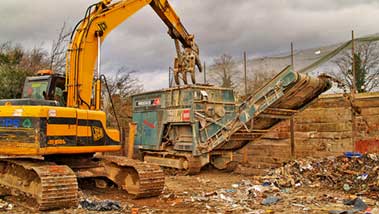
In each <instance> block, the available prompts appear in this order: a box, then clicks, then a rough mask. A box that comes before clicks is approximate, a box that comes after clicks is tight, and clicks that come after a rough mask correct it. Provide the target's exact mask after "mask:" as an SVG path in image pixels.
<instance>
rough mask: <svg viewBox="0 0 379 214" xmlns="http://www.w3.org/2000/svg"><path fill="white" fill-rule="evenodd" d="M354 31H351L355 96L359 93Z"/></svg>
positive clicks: (353, 92)
mask: <svg viewBox="0 0 379 214" xmlns="http://www.w3.org/2000/svg"><path fill="white" fill-rule="evenodd" d="M354 43H355V42H354V31H353V30H352V31H351V57H352V65H351V66H352V67H351V71H352V72H353V85H352V86H353V91H352V94H355V93H356V92H357V76H356V75H357V74H356V70H355V47H354V46H355V44H354Z"/></svg>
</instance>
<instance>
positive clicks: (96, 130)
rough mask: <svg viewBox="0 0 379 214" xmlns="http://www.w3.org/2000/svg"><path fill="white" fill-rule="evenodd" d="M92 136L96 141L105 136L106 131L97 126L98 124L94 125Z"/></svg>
mask: <svg viewBox="0 0 379 214" xmlns="http://www.w3.org/2000/svg"><path fill="white" fill-rule="evenodd" d="M91 130H92V137H93V140H94V141H99V140H100V139H101V138H103V137H104V131H103V129H102V128H100V127H97V126H92V127H91Z"/></svg>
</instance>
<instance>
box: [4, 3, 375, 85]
mask: <svg viewBox="0 0 379 214" xmlns="http://www.w3.org/2000/svg"><path fill="white" fill-rule="evenodd" d="M95 2H97V1H94V0H64V1H62V0H60V1H58V0H34V1H30V0H1V1H0V26H1V27H0V32H1V33H0V42H5V41H13V42H14V43H19V44H21V45H23V46H26V47H28V48H32V47H35V46H36V47H38V46H43V47H45V48H49V46H50V45H51V42H52V40H54V39H55V38H56V37H57V34H58V32H59V29H60V27H61V26H62V24H63V22H66V23H67V25H68V26H70V27H72V26H74V25H75V24H76V22H77V21H78V20H79V19H80V18H81V17H83V15H84V11H85V9H86V8H87V6H88V5H90V4H91V3H95ZM170 2H171V3H172V5H173V7H174V8H175V10H176V11H177V14H178V15H179V16H180V17H181V20H182V22H183V24H184V25H185V26H186V28H187V30H188V31H189V32H190V33H193V34H195V36H196V37H195V38H196V41H197V43H198V44H199V46H200V51H201V57H202V60H205V61H206V62H207V63H208V64H209V63H211V62H212V61H213V58H215V57H217V56H219V55H221V54H222V53H228V54H231V55H233V56H234V57H235V58H236V59H238V58H239V57H240V56H241V55H242V52H243V51H244V50H246V51H247V52H248V53H249V56H250V57H251V56H262V55H270V54H275V53H280V52H285V51H286V50H288V48H289V43H290V42H291V41H293V42H294V44H295V48H296V49H303V48H308V47H317V46H322V45H328V44H333V43H336V42H341V41H345V40H348V39H350V31H351V30H355V32H356V35H357V36H362V35H367V34H373V33H377V32H378V31H379V29H378V18H377V17H378V15H379V1H377V0H317V1H314V0H172V1H170ZM166 32H167V28H166V27H165V25H164V24H163V22H162V21H161V20H160V19H159V17H158V16H157V15H156V14H154V11H153V10H152V9H151V8H150V7H149V6H147V7H145V8H144V9H142V10H141V11H139V12H138V13H137V14H135V15H134V16H133V17H131V18H130V19H128V20H126V21H125V22H124V23H123V24H122V25H121V26H120V27H119V28H117V29H116V30H114V31H113V32H112V33H111V34H110V35H109V36H108V37H107V39H106V41H105V42H104V44H103V50H104V52H103V56H102V60H103V62H104V73H107V72H110V71H111V70H116V69H117V68H118V67H120V66H126V67H128V68H129V69H133V70H138V71H139V74H138V77H139V78H140V79H141V80H142V81H143V83H144V87H145V89H147V90H150V89H158V88H162V87H167V84H168V83H167V78H168V71H167V70H168V67H169V66H170V65H171V64H172V61H173V57H174V56H175V49H174V43H173V41H172V40H171V39H170V37H169V36H168V35H167V33H166Z"/></svg>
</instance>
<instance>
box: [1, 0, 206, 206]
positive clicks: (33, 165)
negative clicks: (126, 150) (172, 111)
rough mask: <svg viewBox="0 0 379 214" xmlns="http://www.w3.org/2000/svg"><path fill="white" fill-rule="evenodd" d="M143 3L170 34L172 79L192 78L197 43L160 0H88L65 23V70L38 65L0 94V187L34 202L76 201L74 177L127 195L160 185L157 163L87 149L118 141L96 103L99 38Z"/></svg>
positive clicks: (114, 146) (156, 190) (116, 145)
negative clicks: (77, 16)
mask: <svg viewBox="0 0 379 214" xmlns="http://www.w3.org/2000/svg"><path fill="white" fill-rule="evenodd" d="M147 5H150V6H151V7H152V8H153V10H154V11H155V12H156V13H157V14H158V16H159V17H160V18H161V19H162V20H163V22H164V23H165V24H166V25H167V27H168V29H169V30H168V33H169V35H170V36H171V37H172V38H173V39H174V41H175V47H176V50H177V57H176V59H175V62H174V67H175V69H174V72H175V79H176V80H177V81H179V79H180V78H181V79H182V80H183V81H184V82H187V81H186V76H187V74H188V73H190V74H191V77H192V80H193V82H194V81H195V78H194V72H195V67H196V66H197V67H198V69H199V70H200V71H201V63H200V60H199V49H198V47H197V45H196V43H195V42H194V37H193V35H190V34H189V33H188V32H187V31H186V29H185V28H184V26H183V25H182V23H181V22H180V19H179V17H178V16H177V15H176V13H175V11H174V10H173V8H172V7H171V6H170V4H169V3H168V1H167V0H122V1H118V2H115V3H112V2H111V0H102V1H101V2H99V3H96V4H93V5H91V6H89V7H88V9H87V11H86V13H85V16H84V18H83V19H82V20H80V22H79V23H78V24H77V25H76V27H75V29H74V30H73V33H72V36H71V41H70V44H69V48H68V51H67V63H66V75H65V76H63V75H58V74H54V73H52V71H49V70H44V71H39V72H38V75H37V76H33V77H28V78H27V79H26V80H25V85H24V89H23V94H22V98H21V99H10V100H1V101H0V188H1V189H2V190H3V191H7V192H9V193H11V194H16V195H17V196H19V197H24V198H25V199H28V200H33V201H35V202H37V203H36V204H38V205H37V208H38V209H39V210H50V209H55V208H64V207H71V206H76V205H77V204H78V182H77V179H78V178H95V180H96V179H97V180H96V181H101V179H105V180H110V181H112V182H113V183H115V184H117V186H118V187H120V188H122V189H124V190H126V191H127V192H128V193H130V194H132V195H134V196H135V197H151V196H157V195H159V194H160V193H161V191H162V190H163V187H164V174H163V172H162V171H161V169H160V168H159V167H158V166H156V165H153V164H147V163H143V162H139V161H136V160H131V159H128V158H126V157H120V156H110V155H95V154H98V153H103V152H114V151H120V150H121V148H122V142H121V141H122V140H121V137H120V131H119V130H117V129H111V128H108V127H107V126H106V113H105V112H104V111H102V110H101V103H102V102H101V86H102V84H101V83H102V78H103V77H104V75H102V74H101V73H100V71H101V61H100V53H101V48H100V47H101V44H102V42H103V41H104V39H105V38H106V36H107V35H108V34H109V33H110V32H111V31H112V30H113V29H114V28H116V27H117V26H118V25H119V24H120V23H122V22H123V21H125V20H126V19H127V18H128V17H130V16H131V15H133V14H134V13H136V12H137V11H139V10H140V9H141V8H143V7H144V6H147ZM180 43H181V44H182V46H180ZM96 64H97V65H96ZM95 71H97V72H96V74H95ZM100 183H101V182H100ZM102 184H104V183H102Z"/></svg>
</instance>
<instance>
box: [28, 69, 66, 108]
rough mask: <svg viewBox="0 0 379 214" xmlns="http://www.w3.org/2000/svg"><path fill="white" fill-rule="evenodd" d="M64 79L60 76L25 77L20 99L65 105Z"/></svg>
mask: <svg viewBox="0 0 379 214" xmlns="http://www.w3.org/2000/svg"><path fill="white" fill-rule="evenodd" d="M64 89H65V78H64V77H62V76H55V75H45V76H34V77H27V78H26V80H25V84H24V90H23V93H22V98H26V99H37V100H55V101H57V102H58V104H59V105H60V106H65V104H66V97H67V95H66V93H64Z"/></svg>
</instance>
